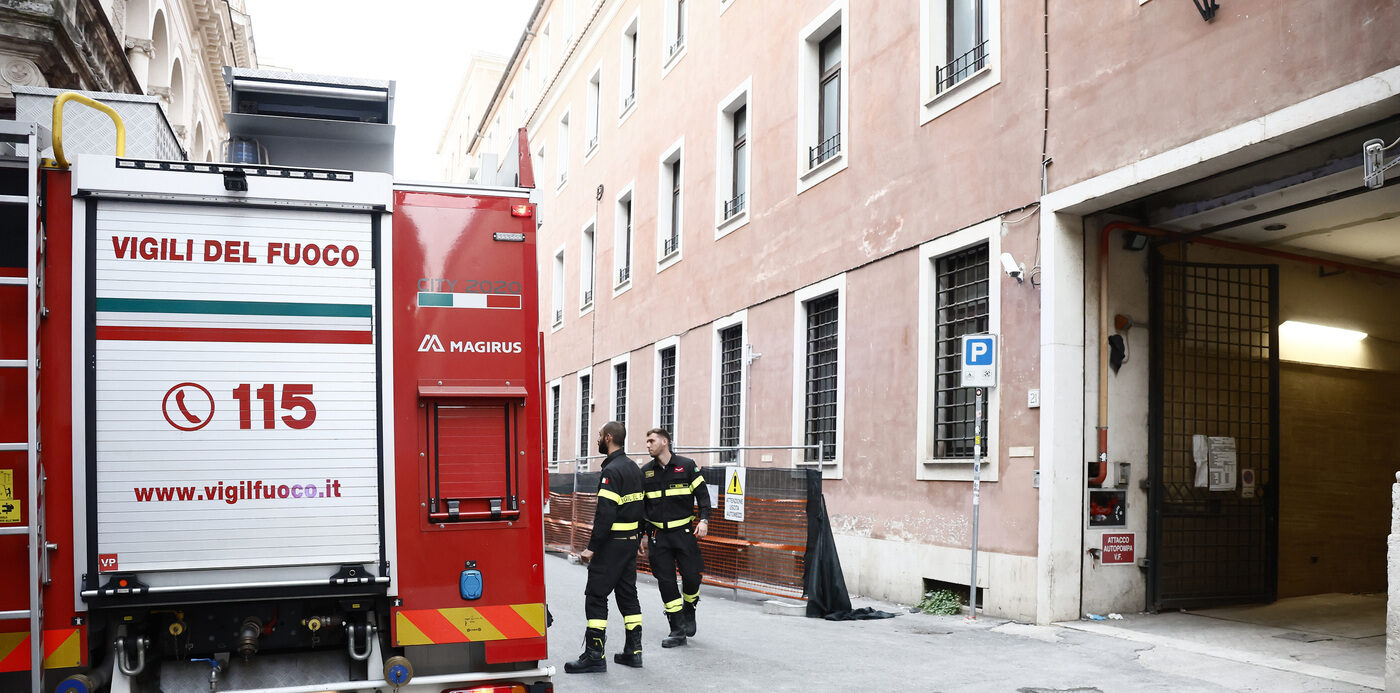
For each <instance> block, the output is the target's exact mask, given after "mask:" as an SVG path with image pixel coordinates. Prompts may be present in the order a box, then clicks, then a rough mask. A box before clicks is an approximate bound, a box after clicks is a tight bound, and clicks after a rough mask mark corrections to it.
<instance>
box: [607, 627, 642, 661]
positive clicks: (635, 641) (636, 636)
mask: <svg viewBox="0 0 1400 693" xmlns="http://www.w3.org/2000/svg"><path fill="white" fill-rule="evenodd" d="M613 661H614V662H617V663H618V664H625V665H627V666H629V667H636V668H638V669H640V668H642V627H641V626H637V627H636V628H628V629H627V642H626V643H625V644H624V645H623V646H622V651H621V652H619V653H617V654H615V655H613Z"/></svg>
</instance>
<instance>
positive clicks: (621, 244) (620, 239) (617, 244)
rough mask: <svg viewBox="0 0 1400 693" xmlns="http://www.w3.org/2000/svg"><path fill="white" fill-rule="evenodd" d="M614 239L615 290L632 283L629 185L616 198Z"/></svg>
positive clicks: (630, 196)
mask: <svg viewBox="0 0 1400 693" xmlns="http://www.w3.org/2000/svg"><path fill="white" fill-rule="evenodd" d="M615 219H616V221H615V223H616V225H617V228H616V238H615V239H614V241H613V266H614V267H616V268H617V277H616V283H615V284H614V285H613V287H614V288H615V289H622V288H624V287H626V286H628V285H629V284H630V283H631V281H632V186H631V185H630V184H629V185H628V186H627V188H626V189H625V190H623V192H622V194H621V195H619V196H618V198H617V214H616V215H615Z"/></svg>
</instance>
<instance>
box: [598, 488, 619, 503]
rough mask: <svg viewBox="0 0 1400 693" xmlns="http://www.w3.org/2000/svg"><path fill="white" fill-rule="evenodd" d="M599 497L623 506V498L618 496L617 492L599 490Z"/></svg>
mask: <svg viewBox="0 0 1400 693" xmlns="http://www.w3.org/2000/svg"><path fill="white" fill-rule="evenodd" d="M598 497H599V498H606V499H608V500H610V501H612V502H614V503H617V504H618V505H622V496H619V495H617V493H616V492H615V491H609V490H608V489H605V488H600V489H598Z"/></svg>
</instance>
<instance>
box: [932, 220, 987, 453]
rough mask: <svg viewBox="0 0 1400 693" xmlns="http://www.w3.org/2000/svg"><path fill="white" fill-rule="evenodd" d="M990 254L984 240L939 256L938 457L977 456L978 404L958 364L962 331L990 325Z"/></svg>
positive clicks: (977, 331) (978, 330) (980, 331)
mask: <svg viewBox="0 0 1400 693" xmlns="http://www.w3.org/2000/svg"><path fill="white" fill-rule="evenodd" d="M987 256H988V246H987V244H986V243H981V244H978V245H975V246H973V247H971V248H967V249H965V250H960V251H958V252H955V253H952V254H950V255H945V256H943V257H940V258H938V259H937V260H936V263H937V269H936V270H935V277H936V281H937V285H936V288H935V292H936V296H935V300H934V303H935V306H936V309H935V310H936V326H935V339H936V340H937V342H936V345H935V349H936V352H935V353H936V362H935V366H934V367H935V369H936V371H935V375H934V377H935V382H936V383H937V390H936V392H935V394H934V397H935V405H934V406H935V410H934V417H935V419H934V438H933V445H934V456H935V457H938V458H940V459H961V458H967V459H971V458H972V456H973V416H974V411H973V410H974V407H975V405H974V401H973V396H972V391H971V390H970V389H969V388H965V387H962V383H961V379H962V370H961V365H960V364H961V358H962V337H963V335H968V334H983V333H986V332H987V331H988V329H989V326H990V322H989V317H990V310H989V306H990V301H989V298H990V297H989V295H988V284H989V281H988V268H989V264H988V259H987ZM991 444H992V443H991V442H990V441H989V443H988V444H987V445H986V447H990V445H991Z"/></svg>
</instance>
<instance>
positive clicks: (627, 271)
mask: <svg viewBox="0 0 1400 693" xmlns="http://www.w3.org/2000/svg"><path fill="white" fill-rule="evenodd" d="M631 278H632V267H631V266H630V265H629V266H627V267H619V268H617V285H618V286H622V285H623V284H626V283H627V280H628V279H631Z"/></svg>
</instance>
